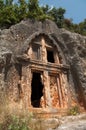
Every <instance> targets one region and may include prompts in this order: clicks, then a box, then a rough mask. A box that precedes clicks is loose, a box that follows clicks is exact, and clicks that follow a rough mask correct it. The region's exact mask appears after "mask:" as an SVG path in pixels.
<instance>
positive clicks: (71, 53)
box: [0, 19, 86, 107]
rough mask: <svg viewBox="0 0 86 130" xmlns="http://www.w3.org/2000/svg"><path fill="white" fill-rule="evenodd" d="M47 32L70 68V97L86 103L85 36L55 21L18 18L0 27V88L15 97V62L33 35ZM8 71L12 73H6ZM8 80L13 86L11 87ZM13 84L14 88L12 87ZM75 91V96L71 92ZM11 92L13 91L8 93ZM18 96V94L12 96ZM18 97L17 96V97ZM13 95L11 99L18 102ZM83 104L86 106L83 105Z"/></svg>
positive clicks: (16, 79) (81, 103)
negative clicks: (57, 24) (15, 22)
mask: <svg viewBox="0 0 86 130" xmlns="http://www.w3.org/2000/svg"><path fill="white" fill-rule="evenodd" d="M41 33H44V34H47V35H48V36H50V37H51V38H53V39H54V41H55V42H56V43H58V45H59V47H60V49H61V51H62V54H63V55H64V58H65V60H66V63H67V64H68V65H69V66H70V67H69V68H70V69H69V82H70V91H71V93H72V96H74V97H75V98H77V100H78V102H79V103H80V105H81V106H83V105H84V106H85V105H86V37H85V36H81V35H79V34H76V33H71V32H69V31H67V30H65V29H59V28H58V27H57V26H56V25H55V23H54V22H52V21H50V20H46V21H44V22H38V21H32V20H30V19H28V20H26V21H21V22H20V23H19V24H16V25H14V26H12V27H10V28H9V29H4V30H0V89H1V90H3V88H5V89H6V88H7V87H8V88H9V90H10V91H9V92H11V90H13V91H15V93H14V98H15V97H18V93H17V89H18V88H17V84H18V82H19V81H18V80H20V78H19V75H21V74H18V73H19V72H17V70H19V68H18V66H17V64H18V63H19V60H18V57H23V56H24V55H23V54H24V52H25V51H26V48H27V40H28V42H29V41H30V40H31V39H32V38H34V35H35V36H36V34H37V35H38V34H41ZM9 72H12V73H11V74H9ZM11 80H12V81H14V82H13V86H15V88H14V87H13V86H11V87H10V83H11ZM12 87H13V88H12ZM73 94H75V95H73ZM10 95H12V93H11V94H10ZM15 95H17V96H15ZM17 99H18V98H17ZM17 99H16V98H15V99H14V100H15V101H17ZM85 107H86V106H85Z"/></svg>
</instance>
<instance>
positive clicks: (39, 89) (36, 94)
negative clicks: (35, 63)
mask: <svg viewBox="0 0 86 130" xmlns="http://www.w3.org/2000/svg"><path fill="white" fill-rule="evenodd" d="M31 87H32V93H31V105H32V106H33V107H38V108H39V107H40V99H41V97H42V96H43V84H42V81H41V73H38V72H33V77H32V83H31Z"/></svg>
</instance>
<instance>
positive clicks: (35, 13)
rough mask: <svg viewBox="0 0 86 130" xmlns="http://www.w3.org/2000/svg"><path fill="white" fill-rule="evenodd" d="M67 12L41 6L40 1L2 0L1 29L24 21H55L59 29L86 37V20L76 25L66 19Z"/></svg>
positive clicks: (0, 9) (0, 8)
mask: <svg viewBox="0 0 86 130" xmlns="http://www.w3.org/2000/svg"><path fill="white" fill-rule="evenodd" d="M65 13H66V10H65V9H63V8H61V7H60V8H56V7H53V8H51V7H49V6H48V5H45V6H42V7H41V6H39V0H18V2H17V3H15V0H0V28H1V29H3V28H9V27H10V26H11V25H13V24H16V23H18V22H20V21H21V20H23V19H27V18H30V19H36V20H41V21H43V20H45V19H51V20H53V21H54V22H55V23H56V24H57V26H58V27H59V28H66V29H67V30H70V31H72V32H76V33H80V34H82V35H86V19H84V21H83V22H81V23H79V24H74V23H73V20H72V19H67V18H65V17H64V15H65Z"/></svg>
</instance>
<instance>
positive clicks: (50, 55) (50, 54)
mask: <svg viewBox="0 0 86 130" xmlns="http://www.w3.org/2000/svg"><path fill="white" fill-rule="evenodd" d="M47 61H48V62H51V63H55V60H54V53H53V51H52V50H47Z"/></svg>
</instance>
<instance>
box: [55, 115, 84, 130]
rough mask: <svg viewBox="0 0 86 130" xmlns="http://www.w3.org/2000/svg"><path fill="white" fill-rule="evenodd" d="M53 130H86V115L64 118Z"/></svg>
mask: <svg viewBox="0 0 86 130" xmlns="http://www.w3.org/2000/svg"><path fill="white" fill-rule="evenodd" d="M55 130H86V115H79V116H75V117H74V116H70V117H65V118H63V119H61V125H60V126H59V127H58V128H56V129H55Z"/></svg>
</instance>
